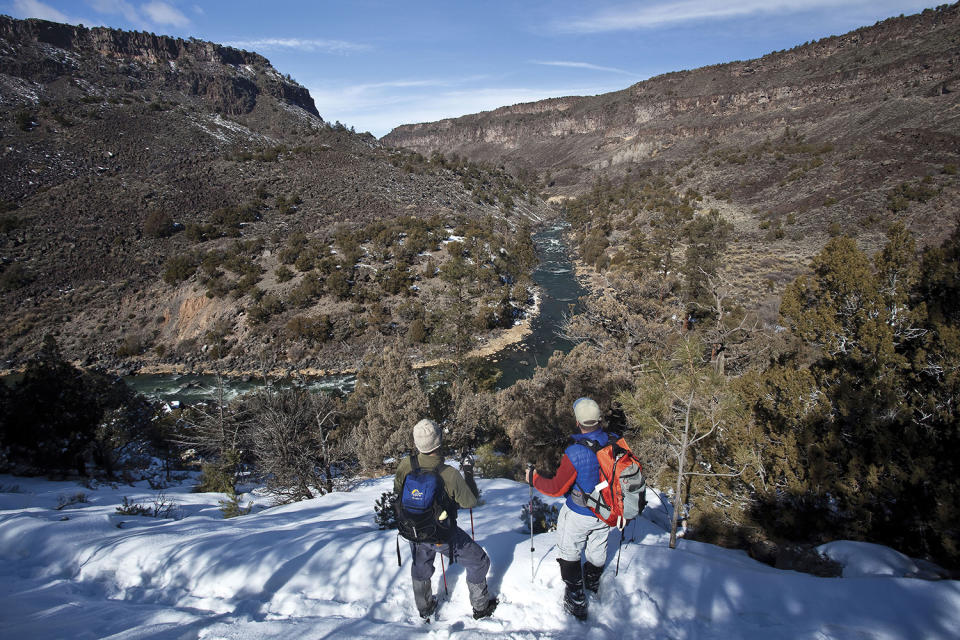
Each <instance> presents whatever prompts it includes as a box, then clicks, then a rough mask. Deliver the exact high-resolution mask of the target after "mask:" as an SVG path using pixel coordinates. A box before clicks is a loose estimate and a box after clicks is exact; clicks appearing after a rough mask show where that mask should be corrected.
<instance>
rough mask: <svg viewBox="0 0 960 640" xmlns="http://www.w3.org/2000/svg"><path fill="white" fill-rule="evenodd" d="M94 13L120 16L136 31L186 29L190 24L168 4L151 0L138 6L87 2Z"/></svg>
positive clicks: (109, 0)
mask: <svg viewBox="0 0 960 640" xmlns="http://www.w3.org/2000/svg"><path fill="white" fill-rule="evenodd" d="M87 4H88V5H90V7H91V8H93V10H94V11H96V12H98V13H101V14H104V15H111V16H122V17H123V19H124V20H126V21H127V22H128V23H130V25H132V26H133V27H136V28H138V29H146V28H155V27H188V26H190V24H191V22H190V19H189V18H188V17H187V16H185V15H184V14H183V13H182V12H181V11H180V10H179V9H177V8H176V7H174V6H173V5H172V4H170V3H168V2H161V1H160V0H152V1H151V2H145V3H141V4H140V5H139V6H137V5H136V4H134V3H133V2H129V1H128V0H87Z"/></svg>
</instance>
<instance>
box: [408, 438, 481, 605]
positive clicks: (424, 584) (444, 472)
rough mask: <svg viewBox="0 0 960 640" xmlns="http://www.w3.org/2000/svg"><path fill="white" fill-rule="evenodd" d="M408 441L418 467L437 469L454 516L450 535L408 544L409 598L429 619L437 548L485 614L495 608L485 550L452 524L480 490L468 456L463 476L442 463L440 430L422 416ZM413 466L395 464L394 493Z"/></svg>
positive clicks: (433, 599) (474, 501) (434, 600)
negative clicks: (456, 566) (460, 571)
mask: <svg viewBox="0 0 960 640" xmlns="http://www.w3.org/2000/svg"><path fill="white" fill-rule="evenodd" d="M413 440H414V444H415V445H416V446H417V450H418V451H419V453H418V454H415V455H416V461H417V463H418V465H419V467H420V468H421V469H428V470H429V469H436V468H437V467H438V466H440V465H443V466H442V468H441V469H440V472H439V473H440V478H441V479H442V480H443V486H444V490H445V491H446V494H447V496H449V498H450V500H448V503H449V505H448V508H447V517H448V518H451V519H452V520H453V523H454V526H453V534H452V536H451V537H450V539H449V540H448V541H446V542H441V543H429V542H410V550H411V553H412V555H413V566H412V567H411V569H410V575H411V577H412V578H413V597H414V601H415V602H416V605H417V610H418V611H419V612H420V615H421V616H422V617H424V618H429V617H430V616H431V615H432V614H433V612H434V610H436V608H437V598H436V596H434V595H433V585H432V583H431V577H432V576H433V572H434V566H433V563H434V562H435V560H436V556H437V552H438V551H439V552H440V553H442V554H443V555H445V556H447V557H448V558H450V562H459V563H460V564H461V565H462V566H463V568H464V569H465V570H466V573H467V589H468V590H469V592H470V604H471V605H473V617H474V618H485V617H487V616H489V615H490V614H492V613H493V610H494V609H496V608H497V599H496V598H494V597H491V596H490V593H489V592H488V591H487V571H488V570H489V569H490V558H489V557H488V556H487V554H486V552H485V551H484V550H483V549H482V548H481V547H480V545H478V544H477V543H476V542H474V541H473V539H472V538H471V537H470V535H469V534H467V532H465V531H464V530H463V529H461V528H460V527H458V526H456V518H457V507H462V508H464V509H472V508H473V507H475V506H476V504H477V496H478V495H479V494H480V492H479V491H478V490H477V485H476V483H475V482H474V480H473V460H472V459H470V458H469V456H468V457H465V458H464V460H463V462H462V463H461V469H462V470H463V472H464V475H465V476H466V478H464V476H463V475H460V472H458V471H457V470H456V469H455V468H453V467H449V466H447V465H445V464H443V455H442V454H441V453H440V445H441V431H440V427H438V426H437V425H436V423H434V422H433V421H432V420H426V419H424V420H421V421H420V422H418V423H417V424H416V426H414V428H413ZM412 469H413V465H412V464H411V460H410V456H408V457H406V458H404V459H403V460H401V461H400V464H399V465H397V475H396V478H395V479H394V482H393V491H394V493H395V494H396V495H398V496H399V495H400V494H401V492H402V491H403V481H404V480H405V479H406V477H407V474H409V473H410V472H411V471H412Z"/></svg>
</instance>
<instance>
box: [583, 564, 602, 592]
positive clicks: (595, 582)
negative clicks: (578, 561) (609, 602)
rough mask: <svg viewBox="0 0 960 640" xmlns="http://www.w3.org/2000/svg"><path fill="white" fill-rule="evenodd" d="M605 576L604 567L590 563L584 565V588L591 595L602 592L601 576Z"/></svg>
mask: <svg viewBox="0 0 960 640" xmlns="http://www.w3.org/2000/svg"><path fill="white" fill-rule="evenodd" d="M602 575H603V567H598V566H597V565H595V564H590V563H589V562H584V563H583V586H584V588H586V590H587V591H589V592H590V593H597V592H598V591H600V576H602Z"/></svg>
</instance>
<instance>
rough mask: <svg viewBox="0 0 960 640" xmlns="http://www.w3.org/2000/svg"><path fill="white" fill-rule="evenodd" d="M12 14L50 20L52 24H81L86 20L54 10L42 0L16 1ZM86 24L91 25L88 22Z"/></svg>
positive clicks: (18, 16) (19, 16)
mask: <svg viewBox="0 0 960 640" xmlns="http://www.w3.org/2000/svg"><path fill="white" fill-rule="evenodd" d="M10 13H11V14H12V15H13V16H14V17H17V18H40V19H41V20H50V21H51V22H65V23H67V24H80V23H81V22H84V20H82V19H80V18H76V17H73V16H68V15H67V14H65V13H63V12H62V11H59V10H58V9H54V8H53V7H51V6H50V5H48V4H44V3H43V2H40V0H14V3H13V7H12V8H11V10H10ZM86 23H89V21H87V22H86Z"/></svg>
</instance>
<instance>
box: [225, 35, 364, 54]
mask: <svg viewBox="0 0 960 640" xmlns="http://www.w3.org/2000/svg"><path fill="white" fill-rule="evenodd" d="M224 44H226V45H228V46H231V47H236V48H237V49H251V50H260V51H269V50H277V49H295V50H298V51H307V52H316V51H320V52H325V53H341V54H347V53H357V52H360V51H367V50H369V49H370V46H369V45H365V44H358V43H356V42H346V41H345V40H327V39H322V38H313V39H303V38H260V39H257V40H234V41H231V42H226V43H224Z"/></svg>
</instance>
